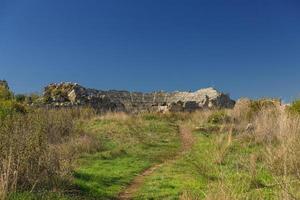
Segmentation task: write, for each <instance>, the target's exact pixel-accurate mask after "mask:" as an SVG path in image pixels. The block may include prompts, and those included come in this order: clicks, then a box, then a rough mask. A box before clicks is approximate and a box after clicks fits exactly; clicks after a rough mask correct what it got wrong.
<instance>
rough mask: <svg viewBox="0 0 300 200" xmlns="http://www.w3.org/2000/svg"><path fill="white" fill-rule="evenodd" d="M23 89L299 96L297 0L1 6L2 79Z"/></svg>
mask: <svg viewBox="0 0 300 200" xmlns="http://www.w3.org/2000/svg"><path fill="white" fill-rule="evenodd" d="M2 78H4V79H6V80H8V81H9V83H10V85H11V87H12V88H13V89H14V90H15V91H16V92H19V93H20V92H33V91H41V90H42V87H43V86H45V85H46V84H48V83H51V82H60V81H75V82H78V83H80V84H82V85H84V86H87V87H92V88H98V89H126V90H131V91H133V90H134V91H153V90H166V91H172V90H196V89H198V88H202V87H207V86H214V87H216V88H218V89H220V90H222V91H224V92H229V93H230V94H231V95H232V96H233V97H234V98H238V97H241V96H248V97H252V98H256V97H262V96H271V97H282V98H283V99H285V100H287V101H288V100H290V99H293V98H295V97H299V94H300V1H299V0H281V1H279V0H0V79H2Z"/></svg>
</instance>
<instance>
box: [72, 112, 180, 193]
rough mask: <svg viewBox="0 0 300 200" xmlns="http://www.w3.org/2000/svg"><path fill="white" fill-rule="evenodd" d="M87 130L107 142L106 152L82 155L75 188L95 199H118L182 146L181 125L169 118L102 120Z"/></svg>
mask: <svg viewBox="0 0 300 200" xmlns="http://www.w3.org/2000/svg"><path fill="white" fill-rule="evenodd" d="M87 130H89V131H90V132H92V133H93V134H97V135H98V136H99V139H101V140H102V141H104V145H103V148H104V150H103V151H102V152H99V153H96V154H94V155H84V156H82V157H81V159H80V160H79V162H78V166H79V167H78V168H77V169H76V171H75V173H74V176H75V185H76V186H77V187H78V188H79V189H80V191H81V192H83V194H84V196H88V197H89V198H91V199H92V198H97V199H99V197H101V199H114V198H116V197H117V196H118V194H119V193H120V192H121V191H122V190H123V189H124V188H125V187H126V186H127V185H128V184H129V183H130V182H131V181H132V180H133V178H134V177H135V176H136V175H137V174H139V173H141V172H142V171H143V170H145V169H147V168H149V167H150V166H152V165H153V164H155V163H159V162H162V161H163V160H164V159H165V158H167V157H170V156H173V155H175V154H176V152H177V151H178V148H179V146H180V142H179V137H178V128H177V126H175V125H174V124H173V123H172V122H170V120H169V119H168V118H165V117H157V116H156V117H152V116H151V115H145V116H143V117H139V118H137V117H133V118H129V119H125V120H124V119H123V120H122V119H121V120H120V119H98V120H93V121H92V122H90V123H89V124H88V125H87Z"/></svg>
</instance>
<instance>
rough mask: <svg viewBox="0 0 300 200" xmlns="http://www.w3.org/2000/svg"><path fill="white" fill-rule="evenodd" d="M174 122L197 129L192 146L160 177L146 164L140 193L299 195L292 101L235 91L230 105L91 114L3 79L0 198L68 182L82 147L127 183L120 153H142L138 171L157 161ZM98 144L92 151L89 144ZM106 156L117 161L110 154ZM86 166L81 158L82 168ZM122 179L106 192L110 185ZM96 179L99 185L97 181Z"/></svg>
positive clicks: (297, 124) (299, 150)
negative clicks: (15, 90)
mask: <svg viewBox="0 0 300 200" xmlns="http://www.w3.org/2000/svg"><path fill="white" fill-rule="evenodd" d="M91 119H92V120H91ZM87 124H88V126H87ZM178 126H180V127H184V128H185V129H187V130H186V131H190V130H193V131H194V133H195V136H199V135H200V134H201V137H202V136H203V137H202V138H201V137H199V139H197V138H192V140H193V141H192V142H191V144H192V143H193V144H194V147H193V148H192V150H191V152H190V153H188V154H187V156H182V157H183V158H182V159H181V161H180V158H178V159H179V161H178V162H179V164H177V165H176V162H174V163H175V164H174V166H171V164H170V166H166V167H165V169H162V170H161V171H160V173H164V174H163V175H164V177H168V176H170V177H169V179H161V175H160V174H157V175H155V174H154V175H151V176H153V177H152V180H151V179H149V180H148V182H149V183H147V180H146V183H145V186H144V188H142V189H141V191H140V195H141V196H142V197H143V198H146V197H147V195H149V196H151V195H154V196H155V195H158V196H159V192H163V193H164V195H166V194H167V193H168V192H169V193H170V194H172V195H175V196H176V195H177V197H178V194H179V195H180V199H183V200H187V199H224V200H225V199H264V197H268V198H269V199H284V200H289V199H300V192H299V191H300V190H299V188H300V159H299V158H300V103H299V101H296V102H294V103H293V104H292V105H291V106H289V107H284V106H281V105H280V103H279V102H278V101H276V100H267V99H263V100H257V101H252V100H247V99H243V100H241V101H239V102H238V103H237V105H236V106H235V108H234V109H232V110H205V111H199V112H195V113H178V114H165V115H162V114H148V115H142V114H141V115H135V116H129V115H127V114H124V113H108V114H106V115H102V116H96V113H95V112H94V111H93V110H91V109H88V108H82V109H79V108H72V109H43V108H29V107H27V106H26V105H25V104H24V103H20V102H18V100H17V98H15V97H14V96H13V95H12V93H10V92H9V91H7V90H5V88H0V199H6V198H7V197H8V196H9V195H10V194H11V193H14V192H15V191H29V192H33V191H35V190H38V189H43V190H49V191H56V189H57V188H61V187H62V185H64V186H65V185H68V184H69V182H70V179H71V178H72V174H73V173H74V171H73V169H74V164H75V162H74V161H76V160H78V158H79V157H80V156H81V155H83V153H88V154H89V155H94V157H95V158H96V157H97V158H98V159H99V158H101V159H102V160H101V159H99V161H98V163H106V164H107V163H110V162H111V163H112V164H113V165H114V167H119V168H118V169H121V170H119V171H120V172H119V173H120V174H122V175H123V176H124V177H123V178H124V180H126V181H125V182H124V183H127V182H128V181H130V180H131V178H132V176H133V173H128V174H129V175H128V174H127V172H126V171H124V170H129V169H130V168H129V167H126V163H128V166H131V164H132V160H134V161H138V162H140V161H142V160H141V157H144V159H146V158H147V159H148V161H147V162H148V164H145V163H138V166H135V167H136V168H137V169H136V171H139V170H141V169H143V168H145V167H147V165H149V163H150V164H151V162H153V163H155V162H157V160H159V159H157V158H156V157H159V158H160V159H163V158H164V156H165V155H164V154H166V156H170V155H171V154H172V155H173V154H175V150H176V149H177V146H176V145H178V144H177V143H176V142H178V141H177V140H176V139H175V138H176V137H177V135H176V133H174V134H173V133H172V132H173V131H174V130H177V128H178ZM88 127H89V128H90V132H89V133H87V132H86V131H89V128H88ZM175 132H176V131H175ZM197 134H198V135H197ZM99 136H101V137H103V138H102V139H101V137H99ZM167 137H169V138H168V139H167ZM206 137H207V138H209V139H206ZM105 141H109V143H108V144H104V143H105ZM173 143H174V144H173ZM112 144H113V145H112ZM109 145H112V146H109ZM189 146H191V145H189ZM163 147H164V148H165V149H164V151H165V152H162V151H161V149H162V148H163ZM143 150H145V151H146V150H147V152H143ZM168 151H169V152H171V153H167V152H168ZM97 152H98V154H99V152H100V154H99V155H100V157H99V155H98V154H93V153H97ZM124 152H125V153H124ZM146 153H147V155H146ZM106 154H107V155H106ZM130 156H131V157H130ZM94 157H93V156H92V157H91V159H92V160H94ZM115 158H118V159H119V160H121V161H122V162H121V163H119V164H116V163H117V161H118V160H114V159H115ZM150 161H151V162H150ZM145 162H146V161H145ZM180 162H181V163H180ZM124 163H125V164H124ZM106 167H107V170H108V169H109V168H111V166H109V165H107V166H106ZM180 167H182V169H181V168H180ZM184 167H187V168H184ZM173 168H175V170H174V169H173ZM89 170H90V167H89V166H86V169H85V168H83V171H89ZM105 170H106V168H105ZM105 170H104V169H103V170H102V171H101V170H99V169H98V168H97V170H96V171H97V172H94V171H91V173H99V174H101V173H102V172H103V174H105V173H106V171H105ZM172 170H173V171H172ZM174 171H175V172H176V173H177V174H176V173H175V174H174ZM100 172H101V173H100ZM111 173H112V174H114V175H115V173H114V172H111ZM134 173H135V171H134ZM168 173H169V174H168ZM78 174H79V173H78ZM180 174H183V175H180ZM101 175H102V174H101ZM174 176H175V177H174ZM181 176H183V177H184V178H182V177H181ZM261 176H263V177H267V178H261ZM98 178H99V177H98ZM107 178H109V177H107ZM159 180H164V181H165V182H164V183H163V184H164V186H165V185H168V184H170V185H172V187H171V189H170V190H169V191H168V190H167V189H166V188H164V190H160V189H161V188H159V183H158V182H159ZM99 181H100V179H99ZM157 181H158V182H157ZM201 181H202V182H201ZM124 183H123V182H122V184H124ZM85 184H86V185H88V184H89V183H86V182H83V183H82V185H85ZM122 184H121V183H120V186H119V188H118V190H115V189H114V191H113V192H112V193H111V194H109V195H112V196H113V195H117V192H119V189H122V187H123V185H122ZM147 184H148V185H147ZM151 184H152V185H151ZM201 184H202V185H201ZM149 185H150V186H151V191H149V190H148V189H149V187H147V186H149ZM203 185H204V186H203ZM100 186H101V187H102V186H103V191H105V190H106V188H105V185H99V187H100ZM97 187H98V186H97ZM156 187H157V188H156ZM199 188H200V189H199ZM204 188H206V189H204ZM156 189H157V190H156ZM176 190H178V191H176ZM107 191H108V190H107ZM153 191H155V192H153ZM174 191H175V192H174ZM253 191H254V192H253ZM251 195H252V196H251ZM253 195H254V196H253ZM138 197H139V194H137V199H139V198H138ZM151 197H153V196H151ZM153 199H155V198H153Z"/></svg>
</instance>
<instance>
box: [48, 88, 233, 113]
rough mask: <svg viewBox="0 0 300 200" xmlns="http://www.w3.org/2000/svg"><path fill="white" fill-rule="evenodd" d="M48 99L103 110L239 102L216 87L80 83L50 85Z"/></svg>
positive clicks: (191, 107)
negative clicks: (143, 88) (144, 88)
mask: <svg viewBox="0 0 300 200" xmlns="http://www.w3.org/2000/svg"><path fill="white" fill-rule="evenodd" d="M43 98H44V102H45V103H46V104H48V105H52V106H56V107H59V106H65V107H68V106H92V107H93V108H95V109H97V110H100V111H116V112H118V111H121V112H130V113H134V112H143V111H158V112H168V111H170V112H181V111H186V112H192V111H195V110H198V109H210V108H233V107H234V105H235V101H234V100H232V99H230V97H229V95H227V94H224V93H220V92H218V91H217V90H215V89H214V88H206V89H200V90H198V91H195V92H163V91H159V92H151V93H142V92H128V91H118V90H108V91H103V90H95V89H89V88H85V87H83V86H81V85H79V84H77V83H69V82H63V83H59V84H55V83H53V84H50V85H48V86H47V87H45V90H44V95H43Z"/></svg>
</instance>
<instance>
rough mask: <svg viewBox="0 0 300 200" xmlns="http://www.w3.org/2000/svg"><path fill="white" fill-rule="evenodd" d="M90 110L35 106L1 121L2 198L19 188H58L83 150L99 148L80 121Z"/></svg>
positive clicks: (91, 112) (0, 190)
mask: <svg viewBox="0 0 300 200" xmlns="http://www.w3.org/2000/svg"><path fill="white" fill-rule="evenodd" d="M87 116H89V117H90V116H93V111H92V110H89V109H59V110H47V109H35V110H33V111H30V112H29V113H27V114H13V115H9V116H6V117H5V118H3V119H2V120H1V121H0V160H1V164H0V199H4V198H5V197H6V196H7V195H8V194H9V193H11V192H14V191H16V189H19V190H23V189H25V190H29V191H33V190H34V189H35V188H36V187H44V188H45V187H46V188H54V187H59V185H60V184H61V181H62V180H64V179H65V178H67V177H68V176H69V174H70V172H71V170H72V164H73V163H72V161H73V160H74V159H75V158H76V157H77V156H78V155H79V154H80V153H82V152H91V151H93V150H95V149H96V148H99V145H98V144H95V140H93V139H92V138H90V137H91V135H88V134H85V133H84V131H83V130H82V129H81V128H80V123H78V120H80V119H87Z"/></svg>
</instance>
